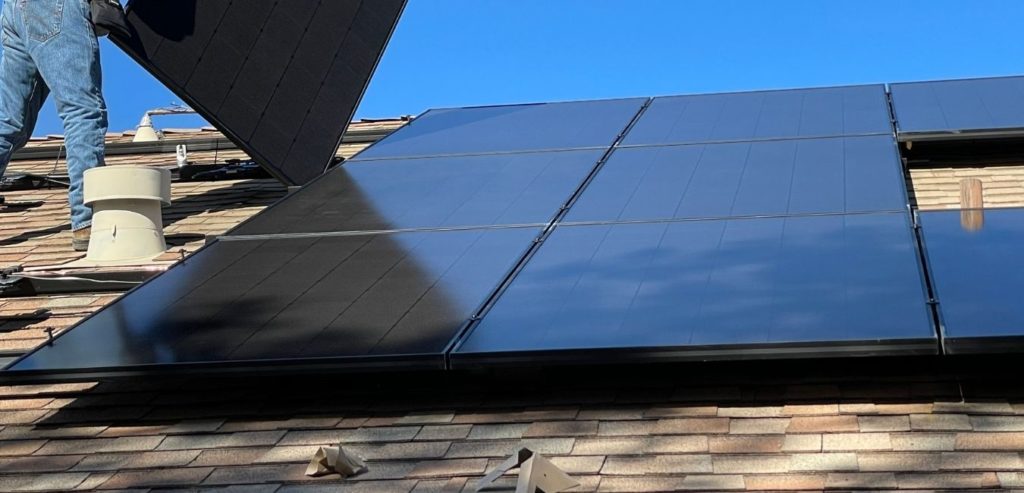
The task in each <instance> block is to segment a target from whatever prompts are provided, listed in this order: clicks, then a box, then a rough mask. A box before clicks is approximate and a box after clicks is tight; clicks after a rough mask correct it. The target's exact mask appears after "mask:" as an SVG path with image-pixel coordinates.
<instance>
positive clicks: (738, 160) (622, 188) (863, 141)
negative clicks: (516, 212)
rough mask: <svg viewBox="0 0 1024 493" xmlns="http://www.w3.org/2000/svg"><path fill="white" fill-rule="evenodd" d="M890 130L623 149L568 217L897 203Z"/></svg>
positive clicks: (844, 209)
mask: <svg viewBox="0 0 1024 493" xmlns="http://www.w3.org/2000/svg"><path fill="white" fill-rule="evenodd" d="M906 206H907V198H906V191H905V189H904V185H903V182H902V170H901V163H900V160H899V154H898V153H897V150H896V146H895V142H894V141H893V139H892V137H891V136H871V137H835V138H824V139H797V140H777V141H752V142H736V143H730V144H693V145H678V146H651V147H633V148H622V149H618V150H616V151H615V153H614V154H613V155H612V156H611V158H610V159H609V160H608V162H607V163H606V164H605V165H604V167H603V168H602V169H601V171H600V172H599V173H598V174H597V176H596V177H595V178H594V180H593V181H592V182H591V183H590V185H589V186H588V187H587V189H586V190H585V191H584V192H583V194H582V195H581V197H580V199H579V200H578V201H577V202H576V204H575V205H574V206H573V208H572V210H571V211H570V212H569V214H568V216H567V217H566V220H567V221H569V222H576V221H616V220H630V221H634V220H660V219H682V218H716V217H737V216H759V215H794V214H826V213H834V214H841V213H857V212H870V211H899V210H905V209H906Z"/></svg>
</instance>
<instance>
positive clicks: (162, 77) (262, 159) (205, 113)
mask: <svg viewBox="0 0 1024 493" xmlns="http://www.w3.org/2000/svg"><path fill="white" fill-rule="evenodd" d="M407 5H408V0H402V6H401V8H400V9H399V12H398V15H397V16H396V17H395V22H394V23H393V24H392V25H391V30H390V31H389V32H388V37H387V39H386V41H385V42H384V46H383V47H382V48H381V50H380V53H378V55H377V60H376V61H375V62H374V64H373V69H372V70H371V71H370V77H368V78H367V80H366V83H365V84H364V85H363V88H362V89H361V90H360V92H359V98H358V99H357V100H356V102H355V105H353V107H352V112H351V114H349V115H348V116H346V117H345V119H344V126H343V128H342V131H341V136H339V138H338V142H337V143H336V145H335V147H334V149H335V153H334V154H337V149H338V148H339V147H341V144H342V141H343V140H344V137H345V133H347V132H348V127H349V125H350V124H351V123H352V117H353V116H354V115H355V113H356V111H357V110H358V109H359V105H360V104H361V102H362V99H363V96H364V95H365V94H366V90H367V88H368V87H369V85H370V81H371V80H372V79H373V74H374V73H376V71H377V66H378V65H379V64H380V60H381V59H382V58H383V56H384V52H386V51H387V49H388V46H389V45H390V44H391V38H392V36H393V35H394V32H395V29H396V28H397V27H398V22H399V21H400V20H401V18H402V14H403V13H404V12H405V7H406V6H407ZM130 8H131V3H130V2H129V4H128V6H127V9H130ZM108 37H109V39H110V41H111V42H112V43H113V44H114V45H115V46H117V47H118V48H119V49H120V50H121V51H122V52H124V53H125V54H127V55H128V57H129V58H131V59H132V60H133V61H135V63H137V64H139V66H140V67H142V68H143V69H145V70H146V72H147V73H149V74H150V75H152V76H153V77H155V78H156V79H157V80H158V81H159V82H160V83H161V84H163V85H164V87H166V88H167V89H168V90H170V91H171V92H173V93H174V94H175V95H176V96H178V97H180V98H181V99H182V101H184V102H185V104H187V105H188V106H189V107H190V108H192V109H194V110H195V111H196V112H197V113H199V115H200V116H202V117H203V118H204V119H205V120H206V121H207V122H209V123H210V124H211V125H213V126H214V127H216V128H217V130H218V131H220V132H221V133H222V134H223V135H224V136H225V137H227V138H228V139H229V140H231V142H233V143H234V144H235V146H237V147H238V148H239V149H242V150H244V151H245V152H246V153H247V154H249V156H250V157H252V158H253V159H254V160H255V161H256V162H257V163H259V164H260V165H261V166H262V167H263V168H264V169H266V170H267V172H268V173H270V174H271V176H273V177H274V178H276V179H277V180H278V181H280V182H281V183H284V184H285V185H290V186H300V185H304V184H302V183H297V182H294V181H292V180H291V179H290V178H288V177H287V176H286V175H285V174H284V173H282V172H281V171H280V170H278V169H276V168H275V167H273V166H270V165H269V163H270V160H269V159H267V158H266V156H264V155H263V154H262V153H259V152H256V151H254V150H253V149H251V148H250V147H249V145H248V144H246V142H245V140H243V139H241V138H240V137H239V136H238V135H237V134H235V133H234V132H232V131H231V130H229V129H227V128H225V127H224V126H223V125H221V124H220V122H219V121H218V119H217V118H214V117H213V115H214V114H215V113H214V112H212V111H210V110H209V109H208V108H206V106H204V105H201V104H199V103H198V102H197V101H196V100H194V99H192V98H191V97H189V96H188V95H187V94H186V93H185V91H184V90H182V91H177V90H175V87H176V86H177V85H176V84H175V83H174V82H172V81H171V79H170V77H169V76H167V74H164V73H163V72H161V71H158V70H149V69H148V68H146V67H147V64H146V63H145V60H143V59H142V58H141V57H139V56H138V55H137V54H136V53H134V52H133V51H132V50H131V49H130V47H129V45H128V42H127V41H126V40H123V39H120V38H119V37H118V35H117V34H114V33H112V34H111V35H110V36H108ZM333 158H334V156H333V155H332V156H331V159H330V160H328V162H326V163H324V170H326V169H327V168H329V167H330V165H331V162H332V161H333ZM320 176H323V173H321V174H320ZM317 178H319V176H318V177H317ZM315 179H316V178H315Z"/></svg>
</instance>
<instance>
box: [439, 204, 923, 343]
mask: <svg viewBox="0 0 1024 493" xmlns="http://www.w3.org/2000/svg"><path fill="white" fill-rule="evenodd" d="M908 222H909V220H908V218H907V217H906V215H905V214H899V213H892V214H874V215H854V216H805V217H788V218H760V219H738V220H714V221H684V222H668V223H634V224H615V225H587V226H562V227H559V228H558V229H557V230H556V231H555V233H554V234H553V235H552V236H551V237H550V238H549V239H548V240H547V241H546V242H545V243H544V244H543V245H542V246H541V248H540V250H539V251H538V252H537V254H536V255H535V256H534V257H533V258H532V259H531V260H530V262H529V263H528V264H527V265H526V267H525V269H524V270H523V271H522V272H521V273H520V274H519V275H518V277H517V278H516V279H515V280H514V281H513V282H512V284H511V285H510V286H509V288H508V289H507V291H505V292H504V293H503V294H502V295H501V297H500V298H499V299H498V301H497V302H496V304H495V305H494V307H493V309H491V310H490V311H489V312H488V313H487V314H486V315H485V316H484V318H483V320H482V321H481V322H480V324H479V325H478V326H477V327H476V328H475V330H474V331H473V332H472V333H471V334H470V335H469V336H468V338H467V339H466V340H465V342H464V344H463V345H462V346H461V348H460V349H459V350H458V351H457V353H455V354H454V356H455V357H456V358H457V357H458V356H459V355H476V356H481V355H482V356H486V354H498V353H503V352H505V353H508V352H546V351H562V350H584V349H610V348H614V349H617V350H622V351H628V350H631V349H652V348H653V349H658V348H676V349H678V350H680V351H683V352H685V351H687V350H698V349H701V348H707V347H716V348H719V349H722V350H723V351H726V352H728V350H730V348H732V349H735V350H737V351H741V350H747V349H750V348H764V349H770V348H772V347H778V346H781V345H787V344H804V345H809V346H810V347H814V346H815V345H817V346H821V347H825V346H829V345H836V344H848V343H851V342H855V341H856V342H859V343H863V344H868V345H877V346H879V347H884V346H885V345H886V344H890V343H894V344H902V342H904V341H911V340H917V341H924V342H925V343H926V344H930V345H931V346H932V347H931V349H932V350H934V349H935V348H934V342H933V341H934V339H935V333H934V330H933V327H932V324H931V322H930V317H929V314H928V309H927V305H926V299H927V297H926V294H925V290H924V284H923V282H922V279H921V275H920V269H919V264H918V259H917V254H916V248H915V246H914V243H913V238H912V233H911V230H910V227H909V224H908Z"/></svg>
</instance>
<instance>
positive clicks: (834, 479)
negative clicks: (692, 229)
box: [0, 120, 1024, 492]
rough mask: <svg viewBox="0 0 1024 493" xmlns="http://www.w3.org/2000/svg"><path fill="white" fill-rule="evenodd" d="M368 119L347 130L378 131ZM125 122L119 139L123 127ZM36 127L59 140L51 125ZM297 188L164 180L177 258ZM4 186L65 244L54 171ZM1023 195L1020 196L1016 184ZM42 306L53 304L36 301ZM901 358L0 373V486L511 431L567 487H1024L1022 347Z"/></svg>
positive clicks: (37, 329) (449, 466)
mask: <svg viewBox="0 0 1024 493" xmlns="http://www.w3.org/2000/svg"><path fill="white" fill-rule="evenodd" d="M401 124H402V122H401V121H399V120H395V121H386V122H379V123H372V124H366V126H367V127H369V126H374V128H375V129H377V130H379V129H380V128H381V126H383V127H385V128H392V129H393V128H395V127H397V126H400V125H401ZM361 125H362V124H359V123H356V124H353V126H352V127H350V132H358V131H359V130H360V129H366V128H367V127H363V126H361ZM178 136H190V137H182V140H183V142H190V141H191V142H195V141H199V140H209V139H211V138H212V139H217V138H218V136H217V135H216V134H215V133H214V132H211V131H209V130H197V131H190V132H182V133H180V134H175V135H172V134H169V135H168V138H174V139H177V138H178ZM117 139H124V142H127V139H126V138H125V137H123V136H111V142H116V141H117ZM47 142H49V143H48V144H47ZM32 145H34V146H40V147H42V148H43V149H53V148H56V147H58V146H59V140H58V139H54V140H50V141H46V142H43V141H40V142H36V143H34V144H32ZM125 145H129V144H127V143H126V144H125ZM360 145H365V144H349V145H348V146H347V147H344V148H343V150H342V153H343V154H346V155H349V154H347V153H351V152H353V151H355V150H356V149H358V148H359V147H360ZM210 152H212V153H213V154H214V155H210ZM225 156H231V157H244V155H242V154H240V153H239V152H237V151H234V150H229V151H220V150H217V151H198V152H190V159H195V160H200V161H204V162H205V160H211V161H212V160H214V159H216V160H218V161H220V160H223V159H225ZM110 163H111V164H116V163H135V164H139V163H143V164H148V165H154V166H171V165H173V164H174V154H173V152H166V151H165V152H159V153H147V154H125V155H118V156H111V158H110ZM62 166H63V164H62V163H58V169H60V168H61V167H62ZM52 167H53V161H52V160H50V161H47V160H45V159H33V160H20V161H15V162H14V163H12V167H11V170H12V171H17V170H49V169H52ZM977 168H978V169H980V170H982V172H983V173H984V174H983V176H982V180H983V181H984V182H985V184H986V186H989V185H991V188H992V189H996V188H998V187H997V186H995V185H996V184H997V183H999V182H1003V181H1005V179H1006V177H1012V176H1017V175H1018V174H1019V170H1018V169H1017V168H1016V167H1014V166H1000V167H991V166H984V163H978V166H977ZM962 171H963V169H962V168H957V169H956V170H954V169H953V168H949V171H942V172H939V170H936V169H931V170H929V171H928V173H932V175H927V177H928V178H936V176H935V175H942V176H943V178H942V179H941V180H934V179H920V178H919V177H925V176H926V175H924V174H919V173H917V172H912V174H911V182H910V183H911V184H912V186H913V187H914V195H915V196H916V197H917V200H918V201H919V202H921V204H922V207H924V205H923V204H924V202H923V201H924V199H925V198H928V197H932V196H933V194H936V193H939V195H942V196H943V197H945V196H946V195H948V193H951V192H947V191H945V190H946V189H947V188H950V187H952V186H953V185H952V184H953V183H956V181H957V180H956V178H957V177H958V176H959V173H962ZM957 186H958V185H957ZM285 193H286V192H285V189H284V188H283V187H282V186H281V185H279V184H278V183H277V182H275V181H273V180H234V181H218V182H199V183H176V184H174V187H173V195H174V204H173V205H172V206H171V207H169V208H167V209H165V216H164V217H165V225H166V230H165V231H166V234H167V236H168V240H169V243H170V244H171V245H172V246H171V248H170V252H169V254H168V258H170V257H175V256H178V255H180V254H179V253H177V252H178V251H179V250H184V251H185V252H186V254H187V253H188V252H191V251H193V250H194V249H195V248H197V247H198V246H200V245H201V244H202V243H203V238H204V237H205V235H210V234H220V233H222V232H224V231H226V230H227V229H230V228H231V227H232V226H234V225H236V224H238V223H239V222H241V221H242V220H244V219H245V218H247V217H249V216H251V215H252V214H255V213H256V212H258V211H260V210H262V209H263V208H264V207H266V205H268V204H270V203H272V202H274V201H275V200H276V199H277V198H279V197H281V196H283V195H284V194H285ZM1015 193H1016V192H1015ZM5 195H6V196H7V197H8V198H10V199H12V200H29V199H31V200H36V199H38V200H43V202H44V204H43V205H42V206H40V207H38V208H32V209H27V210H25V211H21V212H4V213H2V214H0V218H2V222H0V235H2V239H0V259H2V260H0V264H2V265H9V264H11V263H24V264H27V265H37V264H53V263H59V262H61V261H64V260H67V259H69V258H72V257H73V256H74V253H73V252H71V251H70V242H69V236H68V231H67V230H68V225H67V218H66V206H65V204H64V200H65V199H64V191H63V190H61V189H49V190H33V191H24V192H10V193H6V194H5ZM1015 197H1016V199H1015V200H1021V201H1024V191H1022V192H1021V193H1019V194H1018V195H1015ZM940 205H941V204H940ZM114 298H115V295H111V294H90V293H82V294H75V295H72V296H47V297H33V298H17V299H11V298H7V299H0V316H5V317H10V316H21V317H22V318H23V319H21V320H10V321H7V322H5V323H4V325H3V326H0V351H3V353H2V354H5V355H7V356H8V357H9V356H11V355H15V354H19V353H21V352H23V351H25V350H27V349H30V348H31V347H34V346H36V345H38V344H40V343H44V342H45V340H46V338H47V333H46V329H48V328H51V329H54V330H55V331H60V330H62V329H64V328H66V327H69V326H70V325H72V324H74V323H75V322H76V321H77V320H79V319H81V318H82V317H83V316H85V315H87V314H88V313H91V312H92V311H95V310H96V309H98V308H99V307H101V306H104V305H105V304H108V303H110V302H111V301H112V300H113V299H114ZM37 309H46V310H49V312H48V313H46V314H45V315H43V316H39V315H35V314H34V312H35V311H36V310H37ZM33 317H35V318H33ZM906 363H907V362H906V361H901V362H900V364H899V365H896V364H894V363H893V364H890V363H889V362H886V361H884V360H883V361H881V362H878V364H877V365H873V367H872V368H863V367H862V366H856V365H860V364H861V363H860V362H859V361H852V362H845V363H836V362H830V361H819V360H815V361H806V362H795V363H792V364H789V365H779V364H770V365H766V364H757V363H751V364H742V363H734V364H724V363H720V364H708V365H688V366H653V367H651V366H644V367H624V368H617V369H613V370H612V369H604V370H602V369H595V368H581V369H561V370H560V369H546V370H537V369H534V370H530V369H527V370H519V371H516V372H502V371H490V372H482V373H471V374H460V375H448V376H444V377H438V376H437V375H436V374H431V375H430V376H429V377H425V376H423V375H417V374H392V375H376V376H371V375H358V374H356V375H347V376H344V377H337V376H331V377H329V378H328V377H327V376H324V375H318V374H307V375H297V376H290V377H283V376H277V377H273V376H263V375H260V376H257V375H251V376H244V377H242V378H226V377H221V378H217V379H210V378H190V377H188V376H182V377H181V378H177V379H157V380H154V379H149V380H141V379H131V378H128V379H121V380H101V381H86V382H59V383H49V384H32V385H8V386H0V490H2V491H70V490H76V491H82V490H119V491H154V490H160V491H167V490H172V491H196V490H199V491H207V490H209V491H225V492H226V491H257V492H261V491H266V492H304V491H359V492H375V491H381V492H410V491H415V492H429V491H472V488H473V486H474V484H475V482H476V480H477V479H478V478H480V477H481V476H482V475H483V474H484V472H485V471H488V470H490V469H491V468H493V467H495V466H496V465H497V463H498V462H500V461H501V460H502V459H504V458H505V457H506V456H507V455H508V454H510V453H511V452H512V451H513V450H514V449H515V448H516V447H517V446H520V445H525V446H528V447H531V448H533V449H534V450H537V451H538V452H540V453H542V454H544V455H545V456H548V457H551V458H552V459H553V461H554V463H555V464H556V465H557V466H559V467H561V468H562V469H564V470H565V471H566V472H568V473H569V474H570V475H572V476H573V477H574V478H576V479H577V480H579V481H580V482H581V483H582V486H581V487H580V488H578V489H576V490H574V491H609V492H613V491H637V492H639V491H675V490H701V491H741V490H749V491H764V490H823V489H826V488H827V489H874V490H893V489H909V490H963V489H983V488H1007V489H1009V488H1015V487H1024V475H1022V472H1024V463H1022V453H1021V450H1024V392H1022V391H1021V387H1020V385H1019V382H1017V381H1016V379H1015V375H1016V373H1018V372H1017V371H1016V370H1017V368H1016V367H1015V366H1014V365H1013V363H1012V362H1003V361H998V360H994V361H986V362H985V363H986V365H980V364H973V365H972V364H967V363H966V362H965V360H957V363H950V364H949V365H948V366H942V367H935V366H931V364H932V363H929V362H927V361H925V360H922V364H920V365H915V364H909V365H908V364H906ZM961 363H963V364H961ZM974 363H977V362H974ZM896 366H898V367H899V370H898V371H897V370H894V369H893V368H894V367H896ZM853 375H856V376H853ZM339 442H341V443H344V444H345V446H346V447H349V448H351V449H352V450H353V451H355V452H357V453H359V454H361V455H363V456H364V457H366V458H367V459H368V461H369V462H368V464H369V472H368V473H366V474H364V475H360V476H357V477H355V478H351V479H347V480H342V479H340V478H338V477H337V476H333V475H332V476H325V477H322V478H309V477H306V476H305V475H304V474H303V472H304V469H305V465H306V463H307V462H308V461H309V459H310V458H311V457H312V454H313V452H314V451H315V450H316V449H317V448H318V447H319V446H322V445H336V444H338V443H339ZM512 481H513V478H512V477H507V478H505V479H503V481H502V484H503V486H506V487H507V486H510V485H511V484H512ZM231 487H233V488H231Z"/></svg>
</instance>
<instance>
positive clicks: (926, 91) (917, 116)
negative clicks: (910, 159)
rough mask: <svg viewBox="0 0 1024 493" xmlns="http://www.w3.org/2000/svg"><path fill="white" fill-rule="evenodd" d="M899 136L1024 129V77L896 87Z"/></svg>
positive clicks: (894, 96)
mask: <svg viewBox="0 0 1024 493" xmlns="http://www.w3.org/2000/svg"><path fill="white" fill-rule="evenodd" d="M891 90H892V103H893V108H894V109H895V111H896V122H897V125H898V128H899V130H900V133H908V134H912V133H959V132H970V131H984V130H1000V129H1024V77H999V78H991V79H967V80H947V81H933V82H914V83H907V84H893V85H892V87H891Z"/></svg>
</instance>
